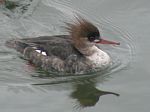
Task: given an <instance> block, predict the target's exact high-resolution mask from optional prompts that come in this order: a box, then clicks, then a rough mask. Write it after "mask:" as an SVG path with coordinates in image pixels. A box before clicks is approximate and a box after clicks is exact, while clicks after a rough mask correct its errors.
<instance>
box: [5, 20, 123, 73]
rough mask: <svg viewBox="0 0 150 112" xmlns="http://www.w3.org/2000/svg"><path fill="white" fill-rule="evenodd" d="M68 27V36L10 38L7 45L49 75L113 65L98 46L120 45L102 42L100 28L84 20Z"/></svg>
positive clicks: (94, 69) (84, 71)
mask: <svg viewBox="0 0 150 112" xmlns="http://www.w3.org/2000/svg"><path fill="white" fill-rule="evenodd" d="M65 24H66V26H65V29H66V30H67V32H68V34H67V35H53V36H39V37H34V38H23V39H11V40H8V41H6V46H7V47H9V48H13V49H15V50H16V51H18V52H20V53H21V54H22V56H23V58H24V59H26V60H28V61H29V62H30V63H32V64H33V65H34V66H35V67H39V68H41V69H42V70H44V71H48V72H56V73H57V72H58V73H69V74H86V73H90V72H93V71H96V70H100V71H101V70H104V69H106V68H108V67H109V66H110V65H111V62H112V61H111V58H110V56H109V55H108V53H106V52H104V51H103V50H101V49H100V48H99V47H98V44H111V45H120V43H119V42H114V41H109V40H105V39H103V38H102V37H101V35H100V32H99V29H98V28H97V27H96V26H95V25H94V24H92V23H91V22H89V21H88V20H86V19H84V18H76V20H75V21H74V22H73V23H67V22H66V23H65Z"/></svg>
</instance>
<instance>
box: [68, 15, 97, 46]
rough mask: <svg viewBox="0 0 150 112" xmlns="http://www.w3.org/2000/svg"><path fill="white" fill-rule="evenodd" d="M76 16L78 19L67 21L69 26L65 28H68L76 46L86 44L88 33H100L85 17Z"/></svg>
mask: <svg viewBox="0 0 150 112" xmlns="http://www.w3.org/2000/svg"><path fill="white" fill-rule="evenodd" d="M75 18H76V21H75V22H74V23H66V25H67V26H66V27H65V28H66V29H67V30H68V32H69V34H70V36H71V38H72V40H73V43H74V44H75V46H84V45H85V44H86V43H85V42H86V41H85V40H87V39H88V38H87V37H88V35H89V34H90V33H97V32H98V33H99V30H98V29H97V27H95V26H94V25H93V24H92V23H90V22H89V21H87V20H85V19H83V18H81V17H75Z"/></svg>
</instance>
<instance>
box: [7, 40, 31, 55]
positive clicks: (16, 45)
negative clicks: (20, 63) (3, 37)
mask: <svg viewBox="0 0 150 112" xmlns="http://www.w3.org/2000/svg"><path fill="white" fill-rule="evenodd" d="M5 45H6V46H7V47H9V48H13V49H16V50H17V51H19V52H21V53H23V51H24V49H25V48H26V47H28V46H29V44H27V43H25V42H23V41H21V40H16V39H13V40H8V41H6V43H5Z"/></svg>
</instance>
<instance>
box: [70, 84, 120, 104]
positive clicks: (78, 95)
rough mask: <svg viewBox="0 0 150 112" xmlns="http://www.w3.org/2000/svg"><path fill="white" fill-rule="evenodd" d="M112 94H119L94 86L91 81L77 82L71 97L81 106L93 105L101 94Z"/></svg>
mask: <svg viewBox="0 0 150 112" xmlns="http://www.w3.org/2000/svg"><path fill="white" fill-rule="evenodd" d="M108 94H112V95H115V96H119V94H117V93H114V92H109V91H102V90H99V89H97V88H96V87H95V84H93V83H83V84H77V85H76V86H75V90H74V91H73V92H72V94H71V97H72V98H74V99H77V101H78V102H79V104H80V106H81V107H88V106H95V104H96V103H97V102H98V101H99V99H100V97H101V96H103V95H108Z"/></svg>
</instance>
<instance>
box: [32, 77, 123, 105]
mask: <svg viewBox="0 0 150 112" xmlns="http://www.w3.org/2000/svg"><path fill="white" fill-rule="evenodd" d="M107 77H108V76H107ZM107 77H106V76H104V77H103V76H102V75H101V76H99V78H98V77H97V75H95V76H89V77H78V78H73V79H69V78H67V79H68V80H61V81H60V80H59V81H58V80H57V79H56V81H52V82H50V83H43V84H33V85H55V84H61V85H62V84H64V85H65V84H69V85H71V86H73V87H71V88H72V89H73V91H72V92H71V93H70V97H71V98H72V99H76V101H77V103H78V104H79V107H77V108H80V107H81V108H82V107H83V108H84V107H91V106H95V104H96V103H97V102H98V101H99V99H100V97H101V96H103V95H110V94H111V95H115V96H120V95H119V94H118V93H114V92H109V91H103V90H100V89H97V88H96V83H98V82H99V83H101V82H103V81H105V79H106V78H107ZM40 78H41V77H40ZM57 87H58V86H57ZM75 106H78V105H75Z"/></svg>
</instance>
